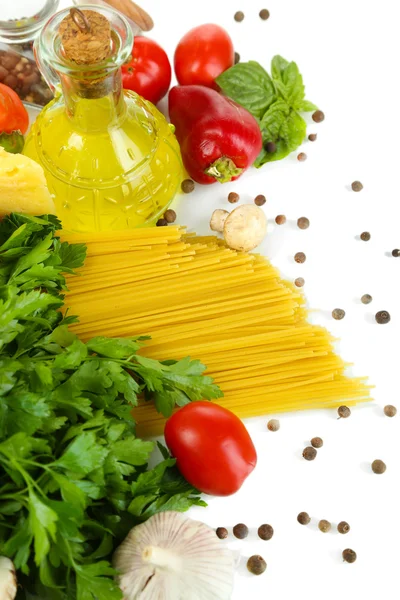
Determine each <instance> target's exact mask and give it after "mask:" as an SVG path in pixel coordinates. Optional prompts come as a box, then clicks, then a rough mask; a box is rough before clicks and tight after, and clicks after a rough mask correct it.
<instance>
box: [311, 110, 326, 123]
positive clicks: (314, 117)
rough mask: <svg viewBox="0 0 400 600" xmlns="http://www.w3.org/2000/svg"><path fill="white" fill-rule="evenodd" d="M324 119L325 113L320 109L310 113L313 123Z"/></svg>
mask: <svg viewBox="0 0 400 600" xmlns="http://www.w3.org/2000/svg"><path fill="white" fill-rule="evenodd" d="M324 119H325V115H324V113H323V112H322V110H316V111H315V113H313V115H312V120H313V121H314V122H315V123H322V121H323V120H324Z"/></svg>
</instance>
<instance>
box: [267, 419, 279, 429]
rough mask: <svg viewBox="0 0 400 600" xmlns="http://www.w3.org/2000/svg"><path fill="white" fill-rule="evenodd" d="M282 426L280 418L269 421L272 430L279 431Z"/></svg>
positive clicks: (269, 427)
mask: <svg viewBox="0 0 400 600" xmlns="http://www.w3.org/2000/svg"><path fill="white" fill-rule="evenodd" d="M280 426H281V424H280V423H279V421H278V419H271V420H270V421H268V423H267V427H268V429H269V430H270V431H278V429H279V428H280Z"/></svg>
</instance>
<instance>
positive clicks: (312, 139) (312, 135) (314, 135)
mask: <svg viewBox="0 0 400 600" xmlns="http://www.w3.org/2000/svg"><path fill="white" fill-rule="evenodd" d="M308 139H309V140H310V142H315V140H316V139H317V134H316V133H310V135H309V136H308Z"/></svg>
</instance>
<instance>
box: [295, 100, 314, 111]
mask: <svg viewBox="0 0 400 600" xmlns="http://www.w3.org/2000/svg"><path fill="white" fill-rule="evenodd" d="M296 110H298V111H299V112H312V111H314V110H318V106H317V105H316V104H313V103H312V102H310V101H309V100H302V101H301V102H299V104H298V105H297V106H296Z"/></svg>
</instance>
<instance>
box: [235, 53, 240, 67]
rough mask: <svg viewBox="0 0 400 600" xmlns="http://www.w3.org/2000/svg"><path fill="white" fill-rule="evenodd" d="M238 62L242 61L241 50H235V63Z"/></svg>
mask: <svg viewBox="0 0 400 600" xmlns="http://www.w3.org/2000/svg"><path fill="white" fill-rule="evenodd" d="M238 62H240V54H239V52H235V65H237V64H238Z"/></svg>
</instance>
